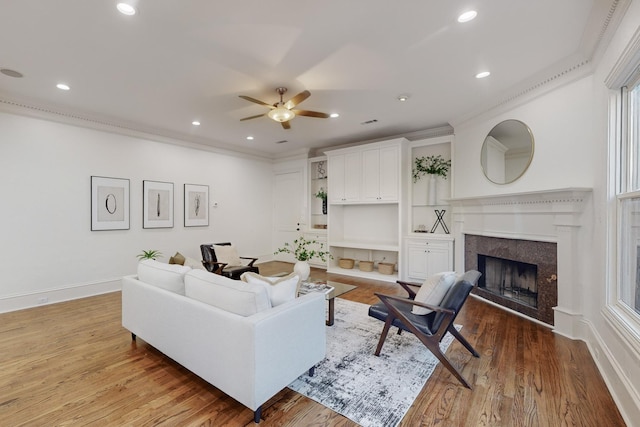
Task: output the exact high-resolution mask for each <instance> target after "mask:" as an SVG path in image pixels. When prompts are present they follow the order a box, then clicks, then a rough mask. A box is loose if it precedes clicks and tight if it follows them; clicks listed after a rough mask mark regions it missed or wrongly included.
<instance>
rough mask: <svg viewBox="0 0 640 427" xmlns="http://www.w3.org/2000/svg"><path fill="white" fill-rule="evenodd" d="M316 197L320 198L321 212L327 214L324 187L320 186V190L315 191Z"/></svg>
mask: <svg viewBox="0 0 640 427" xmlns="http://www.w3.org/2000/svg"><path fill="white" fill-rule="evenodd" d="M316 197H317V198H318V199H321V200H322V213H323V214H324V215H326V214H327V192H326V191H325V189H324V187H320V190H318V192H317V193H316Z"/></svg>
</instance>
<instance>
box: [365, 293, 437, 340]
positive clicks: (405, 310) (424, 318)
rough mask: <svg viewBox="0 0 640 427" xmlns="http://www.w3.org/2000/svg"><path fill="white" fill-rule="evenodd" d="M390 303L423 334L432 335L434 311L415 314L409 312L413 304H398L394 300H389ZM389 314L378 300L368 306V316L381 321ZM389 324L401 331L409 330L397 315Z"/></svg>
mask: <svg viewBox="0 0 640 427" xmlns="http://www.w3.org/2000/svg"><path fill="white" fill-rule="evenodd" d="M389 303H390V304H393V306H394V307H396V308H397V309H398V310H400V312H401V313H402V314H404V315H405V316H407V318H408V319H410V320H411V323H413V325H414V326H415V327H416V328H418V330H420V332H422V333H423V334H425V335H433V333H432V332H431V326H432V324H433V319H434V317H435V313H429V314H426V315H417V314H413V313H412V312H411V310H412V308H413V306H411V305H407V304H400V303H397V302H395V301H389ZM388 315H389V310H387V307H386V306H385V305H384V304H383V303H381V302H379V303H377V304H374V305H372V306H371V307H369V316H371V317H374V318H376V319H378V320H382V321H383V322H384V321H386V320H387V316H388ZM391 326H395V327H396V328H398V329H402V330H403V331H407V332H411V331H410V330H409V328H407V327H406V326H405V325H404V323H402V322H401V321H400V319H399V318H398V317H396V318H395V319H393V322H391Z"/></svg>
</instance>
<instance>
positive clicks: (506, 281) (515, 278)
mask: <svg viewBox="0 0 640 427" xmlns="http://www.w3.org/2000/svg"><path fill="white" fill-rule="evenodd" d="M478 271H480V272H481V273H482V276H481V277H480V280H479V281H478V287H479V288H484V289H486V290H487V291H488V292H491V293H492V294H495V295H499V296H502V297H504V298H508V299H511V300H513V301H516V302H518V303H520V304H524V305H527V306H529V307H533V308H537V307H538V284H537V277H538V266H537V265H535V264H529V263H526V262H520V261H514V260H511V259H505V258H496V257H492V256H488V255H480V254H478Z"/></svg>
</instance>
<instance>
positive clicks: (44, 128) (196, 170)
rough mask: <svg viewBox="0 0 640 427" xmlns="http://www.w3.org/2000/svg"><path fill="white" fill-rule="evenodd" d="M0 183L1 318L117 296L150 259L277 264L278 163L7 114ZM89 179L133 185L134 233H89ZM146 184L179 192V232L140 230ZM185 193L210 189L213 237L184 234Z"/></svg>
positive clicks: (199, 230) (207, 232)
mask: <svg viewBox="0 0 640 427" xmlns="http://www.w3.org/2000/svg"><path fill="white" fill-rule="evenodd" d="M0 175H1V179H0V194H1V195H2V203H1V205H0V206H1V209H0V227H1V230H2V231H1V233H0V234H1V236H2V245H0V266H1V271H2V280H1V282H0V312H1V311H8V310H13V309H17V308H22V307H27V306H32V305H35V304H36V303H38V302H40V303H42V302H43V301H42V300H43V299H44V298H48V302H55V301H58V300H62V299H69V298H76V297H80V296H85V295H90V294H94V293H98V292H105V291H108V290H112V289H114V288H115V289H117V288H118V286H119V278H120V277H121V276H123V275H126V274H132V273H134V272H135V268H136V263H137V259H136V257H135V256H136V254H138V253H140V252H141V250H143V249H158V250H160V251H161V252H162V253H163V254H164V258H163V259H162V260H164V261H167V260H168V258H169V256H171V255H173V254H174V253H175V252H176V251H180V252H181V253H183V254H185V255H188V256H191V257H194V258H197V259H200V258H201V256H200V248H199V245H200V244H201V243H206V242H220V241H232V242H233V243H234V244H235V245H237V246H238V249H239V251H240V252H241V255H243V254H246V255H251V256H264V257H266V258H270V257H271V253H272V249H271V228H272V214H271V200H272V165H271V162H267V161H260V160H253V159H247V158H240V157H234V156H231V155H223V154H219V153H213V152H209V151H201V150H195V149H190V148H184V147H179V146H174V145H170V144H165V143H159V142H154V141H150V140H145V139H140V138H133V137H127V136H122V135H118V134H113V133H107V132H102V131H97V130H91V129H86V128H82V127H75V126H70V125H66V124H61V123H55V122H50V121H46V120H40V119H34V118H28V117H23V116H18V115H13V114H6V113H0ZM92 175H98V176H107V177H116V178H128V179H129V180H130V196H131V197H130V200H131V203H130V205H131V212H130V223H131V225H130V229H129V230H118V231H91V208H90V196H91V187H90V177H91V176H92ZM143 180H155V181H166V182H173V183H174V204H175V205H174V227H173V228H169V229H143V228H142V181H143ZM185 183H187V184H203V185H209V192H210V201H211V202H212V203H213V202H217V203H218V207H215V208H214V207H210V211H209V212H210V220H209V224H210V225H209V226H208V227H189V228H185V227H184V225H183V224H184V220H183V217H184V215H183V185H184V184H185Z"/></svg>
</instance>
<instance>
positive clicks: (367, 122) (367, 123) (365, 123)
mask: <svg viewBox="0 0 640 427" xmlns="http://www.w3.org/2000/svg"><path fill="white" fill-rule="evenodd" d="M373 123H378V119H371V120H367V121H366V122H362V123H360V124H361V125H370V124H373Z"/></svg>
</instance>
